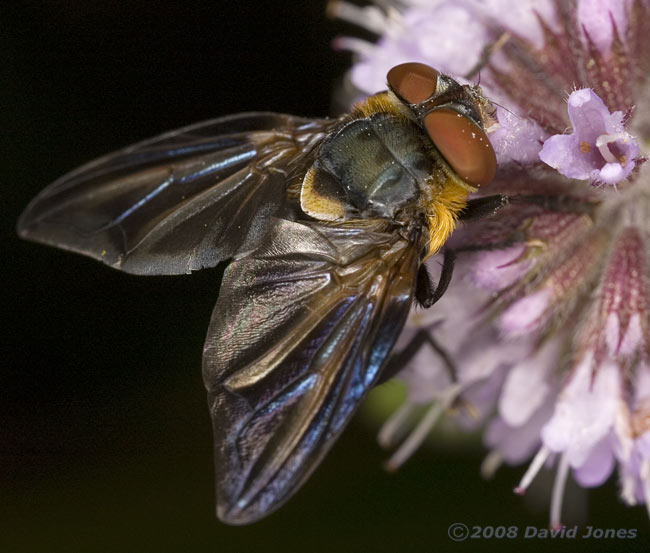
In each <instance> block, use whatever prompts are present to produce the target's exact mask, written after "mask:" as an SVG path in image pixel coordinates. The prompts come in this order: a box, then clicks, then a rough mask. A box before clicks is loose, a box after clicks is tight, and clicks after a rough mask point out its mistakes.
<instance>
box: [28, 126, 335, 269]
mask: <svg viewBox="0 0 650 553" xmlns="http://www.w3.org/2000/svg"><path fill="white" fill-rule="evenodd" d="M335 124H336V120H326V119H320V120H314V119H304V118H300V117H293V116H290V115H281V114H275V113H244V114H239V115H234V116H229V117H223V118H220V119H214V120H211V121H206V122H203V123H198V124H196V125H192V126H189V127H185V128H182V129H179V130H177V131H173V132H169V133H166V134H163V135H161V136H159V137H156V138H153V139H150V140H146V141H144V142H140V143H139V144H135V145H133V146H130V147H128V148H125V149H123V150H119V151H117V152H115V153H112V154H109V155H107V156H105V157H102V158H100V159H98V160H96V161H93V162H91V163H88V164H86V165H84V166H82V167H80V168H79V169H77V170H75V171H72V172H71V173H68V174H67V175H65V176H63V177H62V178H60V179H59V180H57V181H56V182H54V183H52V184H51V185H50V186H49V187H47V188H46V189H45V190H43V191H42V192H41V193H40V194H39V195H38V196H37V197H36V198H35V199H34V200H33V201H32V202H31V203H30V204H29V206H28V207H27V209H26V210H25V212H24V213H23V214H22V216H21V218H20V220H19V222H18V233H19V234H20V236H22V237H23V238H27V239H30V240H35V241H37V242H43V243H46V244H50V245H53V246H56V247H59V248H63V249H66V250H72V251H75V252H78V253H82V254H84V255H88V256H90V257H93V258H95V259H98V260H100V261H103V262H105V263H107V264H108V265H111V266H112V267H115V268H117V269H121V270H123V271H126V272H129V273H135V274H179V273H188V272H190V271H193V270H197V269H201V268H203V267H213V266H215V265H217V264H218V263H219V262H220V261H222V260H224V259H228V258H230V257H232V256H233V255H234V254H235V253H237V252H238V251H240V250H241V249H242V248H243V247H250V248H252V247H254V245H255V243H256V241H257V240H258V239H259V237H260V236H261V235H262V234H263V233H264V230H265V229H266V226H267V225H268V222H269V219H270V217H272V216H274V215H276V214H277V213H278V212H279V211H280V210H281V208H282V205H283V202H284V200H285V196H286V193H285V186H286V179H287V176H288V175H289V174H290V173H291V172H292V171H294V172H295V171H299V170H300V168H301V167H302V166H303V165H306V167H305V169H304V170H305V171H306V169H307V167H308V166H309V163H308V158H309V156H311V155H313V150H314V145H315V144H317V143H318V142H319V141H320V140H321V139H322V137H323V134H324V132H325V131H326V130H327V129H329V128H330V127H332V126H333V125H335ZM245 242H246V245H245V246H244V243H245Z"/></svg>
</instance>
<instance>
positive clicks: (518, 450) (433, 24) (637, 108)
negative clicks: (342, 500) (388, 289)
mask: <svg viewBox="0 0 650 553" xmlns="http://www.w3.org/2000/svg"><path fill="white" fill-rule="evenodd" d="M331 11H332V12H333V13H334V14H335V15H337V16H338V17H340V18H343V19H346V20H348V21H350V22H353V23H355V24H356V25H359V26H361V27H364V28H365V29H366V30H368V31H370V32H372V33H374V34H375V35H376V36H377V38H376V41H374V42H371V41H362V40H360V39H356V38H342V39H339V40H338V41H337V46H338V47H340V48H345V49H349V50H352V51H353V52H354V54H355V64H354V66H353V68H352V69H351V72H350V75H349V83H350V84H351V86H352V87H353V91H352V92H351V97H352V96H358V95H361V94H371V93H374V92H376V91H377V90H380V89H382V88H385V85H384V78H385V74H386V72H387V71H388V69H390V67H392V66H393V65H396V64H398V63H402V62H407V61H419V62H424V63H427V64H429V65H431V66H434V67H436V68H438V69H439V70H441V71H443V72H447V73H451V74H453V75H455V76H457V77H458V78H459V79H460V80H462V78H463V77H465V78H466V79H467V80H468V81H472V82H476V81H477V80H478V79H479V77H480V84H481V87H482V89H483V93H484V94H485V95H486V96H487V97H489V98H490V99H491V100H493V101H494V102H495V103H497V105H498V108H497V114H496V115H497V123H496V124H495V125H493V126H492V127H491V128H489V129H487V130H488V132H489V137H490V140H491V142H492V144H493V146H494V148H495V151H496V152H497V159H498V162H499V168H498V171H497V176H496V179H495V181H494V183H493V184H492V185H491V186H490V190H489V191H482V192H481V193H482V194H485V195H488V194H504V195H507V196H508V197H510V198H511V201H510V204H509V205H508V206H506V207H505V208H503V209H502V210H501V211H499V212H498V213H497V214H496V215H494V216H491V217H487V218H484V219H482V220H479V221H476V222H472V223H468V224H466V225H465V226H462V227H460V228H459V229H457V231H456V232H455V233H454V236H453V237H452V239H451V240H450V241H449V243H448V245H447V247H448V248H451V249H454V250H455V251H456V252H457V254H458V262H457V268H456V272H455V276H454V280H453V282H452V285H451V286H450V289H449V291H448V293H447V294H446V296H445V297H444V298H443V299H442V300H441V301H440V302H439V303H438V304H436V305H435V306H434V307H433V308H432V309H430V310H427V311H423V310H414V312H413V313H412V315H411V318H410V321H409V324H408V326H407V329H406V330H405V332H404V335H403V336H402V337H401V338H400V344H402V345H404V344H406V343H408V342H409V339H410V338H412V337H413V336H415V335H419V336H422V333H421V331H422V329H425V330H426V331H427V332H428V336H429V337H430V338H431V341H430V343H429V345H425V346H424V347H422V348H421V349H420V350H419V351H418V352H417V353H416V354H415V355H414V356H413V357H412V358H411V360H410V362H409V363H408V365H407V366H406V368H405V369H404V370H403V371H402V372H401V373H400V377H401V378H402V379H403V380H404V381H405V382H406V384H407V386H408V388H409V390H410V392H409V397H408V399H407V402H406V404H405V405H404V406H403V407H402V408H401V409H400V410H399V411H398V412H397V413H395V415H394V416H393V417H392V418H391V419H390V420H389V421H388V422H387V423H386V425H385V427H384V428H383V430H382V431H381V433H380V441H381V442H382V443H384V444H387V445H395V443H396V442H398V441H399V438H400V437H401V436H402V434H403V430H404V428H403V425H404V420H406V419H407V418H408V417H407V415H408V413H409V412H410V411H411V410H412V409H413V407H414V406H415V405H417V404H423V403H424V404H430V407H429V409H428V411H427V412H426V414H425V416H424V418H423V419H422V421H421V422H420V424H419V425H418V426H417V427H416V428H415V429H414V430H413V432H412V433H411V434H410V435H409V436H408V437H407V438H406V440H405V441H403V442H402V444H401V445H399V447H396V451H395V453H394V454H393V456H392V457H391V459H390V460H389V465H390V466H392V467H396V466H399V465H400V464H401V463H402V462H404V460H405V459H406V458H407V457H408V456H409V455H410V454H411V453H412V452H413V451H414V449H415V448H416V447H417V446H418V445H419V444H420V443H421V441H422V440H423V439H424V438H425V437H426V435H427V433H428V431H429V429H430V428H431V426H432V425H433V424H434V423H435V421H436V420H437V419H438V418H439V417H440V416H441V415H443V414H444V413H445V412H446V411H450V410H449V409H448V408H449V407H454V409H452V410H451V411H453V413H454V415H453V416H454V417H455V418H456V420H457V423H458V425H459V427H461V428H475V427H476V426H477V425H483V426H484V428H485V433H484V437H485V438H484V439H485V443H486V445H487V447H488V448H489V453H488V455H487V456H486V460H485V462H484V464H483V467H482V470H483V472H484V473H485V474H490V473H491V472H493V471H494V470H496V468H497V467H498V466H499V464H500V463H502V462H506V463H510V464H520V463H528V468H527V469H526V470H525V471H522V477H521V481H520V482H518V483H517V484H516V485H515V486H513V487H514V488H515V491H517V492H518V493H524V492H525V491H526V488H527V487H528V485H529V484H530V483H531V482H532V480H533V479H534V478H535V475H536V474H537V472H538V471H539V469H540V468H541V467H542V466H549V465H550V466H553V467H554V468H555V471H556V477H555V484H554V485H553V489H552V492H551V495H552V497H551V501H550V503H551V524H552V525H553V526H557V525H560V524H561V522H562V515H561V508H562V498H563V496H564V489H565V483H566V481H567V478H568V477H569V475H572V476H573V478H574V479H575V480H576V481H577V482H578V483H579V484H581V485H582V486H585V487H592V486H598V485H600V484H601V483H603V482H604V481H605V480H606V479H607V478H608V477H609V476H610V475H611V474H612V473H613V472H614V471H616V472H617V474H618V477H619V481H620V490H621V497H622V499H623V500H624V501H625V502H626V503H628V504H640V503H645V504H646V505H648V504H649V503H650V273H649V269H650V168H649V166H648V164H646V163H645V160H646V155H647V149H648V147H649V145H650V107H649V106H650V92H649V91H650V87H649V86H648V75H649V69H650V4H649V3H648V2H646V1H645V0H566V1H565V0H535V1H532V0H517V1H515V0H484V1H479V0H463V1H462V2H461V1H451V0H449V1H447V0H430V1H424V0H419V1H416V0H401V1H400V2H397V1H395V2H390V1H388V0H385V1H382V2H377V4H376V5H367V6H365V7H355V6H353V5H351V4H348V3H346V2H333V3H332V4H331ZM438 267H439V261H438V260H436V259H434V260H432V261H431V268H432V271H436V270H437V268H438ZM450 416H452V415H450Z"/></svg>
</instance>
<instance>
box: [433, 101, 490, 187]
mask: <svg viewBox="0 0 650 553" xmlns="http://www.w3.org/2000/svg"><path fill="white" fill-rule="evenodd" d="M424 127H425V129H426V130H427V133H428V135H429V138H431V140H432V142H433V143H434V144H435V145H436V148H438V151H439V152H440V153H441V154H442V156H443V157H444V158H445V159H446V160H447V163H449V165H451V167H452V169H453V170H454V171H456V173H457V174H458V176H459V177H460V178H461V179H463V180H464V181H465V182H467V183H468V184H471V185H472V186H480V185H486V184H489V182H490V181H491V180H492V179H493V178H494V174H495V173H496V170H497V157H496V154H495V153H494V149H493V148H492V145H491V144H490V141H489V140H488V137H487V134H485V131H484V130H483V129H481V128H480V127H479V126H478V125H477V124H476V123H474V121H472V120H471V119H468V118H467V117H465V116H464V115H462V114H460V113H458V112H457V111H454V110H452V109H445V108H443V109H437V110H434V111H432V112H429V113H427V115H426V116H425V117H424Z"/></svg>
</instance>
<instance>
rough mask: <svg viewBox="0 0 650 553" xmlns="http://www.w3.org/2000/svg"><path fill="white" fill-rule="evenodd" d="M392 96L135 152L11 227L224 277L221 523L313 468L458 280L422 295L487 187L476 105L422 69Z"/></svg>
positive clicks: (114, 257) (136, 265) (215, 377)
mask: <svg viewBox="0 0 650 553" xmlns="http://www.w3.org/2000/svg"><path fill="white" fill-rule="evenodd" d="M388 87H389V90H388V91H386V92H380V93H379V94H377V95H375V96H372V97H371V98H369V99H367V100H366V101H364V102H362V103H360V104H359V105H357V106H356V107H355V108H354V109H353V111H352V112H351V113H349V114H347V115H344V116H342V117H339V118H338V119H306V118H301V117H294V116H290V115H280V114H274V113H245V114H240V115H233V116H228V117H223V118H219V119H214V120H211V121H206V122H204V123H199V124H196V125H192V126H189V127H185V128H183V129H180V130H177V131H174V132H170V133H167V134H163V135H161V136H159V137H157V138H153V139H151V140H146V141H144V142H141V143H139V144H136V145H134V146H130V147H128V148H125V149H123V150H120V151H118V152H115V153H113V154H110V155H108V156H106V157H103V158H100V159H98V160H96V161H93V162H91V163H89V164H87V165H84V166H83V167H81V168H79V169H77V170H75V171H73V172H71V173H69V174H67V175H65V176H64V177H62V178H60V179H59V180H57V181H56V182H54V183H53V184H51V185H50V186H49V187H48V188H46V189H45V190H44V191H43V192H41V193H40V194H39V195H38V196H37V197H36V198H35V199H34V200H33V201H32V202H31V203H30V205H29V206H28V207H27V209H26V210H25V212H24V213H23V214H22V216H21V218H20V221H19V223H18V232H19V234H20V236H22V237H23V238H26V239H29V240H35V241H38V242H43V243H45V244H50V245H53V246H56V247H59V248H63V249H67V250H72V251H75V252H78V253H82V254H84V255H88V256H90V257H94V258H95V259H98V260H100V261H103V262H104V263H106V264H108V265H110V266H111V267H114V268H116V269H120V270H122V271H126V272H128V273H133V274H140V275H172V274H183V273H190V272H192V271H195V270H198V269H203V268H206V267H214V266H216V265H217V264H218V263H221V262H223V261H230V264H229V265H228V267H227V269H226V271H225V274H224V277H223V284H222V287H221V290H220V292H219V297H218V299H217V303H216V306H215V308H214V312H213V314H212V320H211V323H210V326H209V329H208V334H207V338H206V341H205V348H204V354H203V378H204V381H205V385H206V388H207V390H208V402H209V407H210V414H211V417H212V423H213V428H214V443H215V455H216V473H217V513H218V516H219V518H220V519H221V520H223V521H224V522H227V523H231V524H246V523H249V522H253V521H255V520H258V519H260V518H262V517H264V516H265V515H267V514H269V513H270V512H272V511H273V510H275V509H276V508H277V507H278V506H279V505H281V504H282V503H283V502H284V501H285V500H287V499H288V498H289V497H290V496H291V495H292V494H293V493H294V492H295V491H296V490H297V489H298V488H299V487H300V485H301V484H302V483H303V482H304V480H305V479H306V478H307V477H308V476H309V474H310V473H311V472H312V471H313V470H314V469H315V468H316V466H317V465H318V463H319V462H320V460H321V459H322V458H323V456H324V455H325V454H326V453H327V451H328V450H329V448H330V447H331V446H332V444H333V443H334V441H335V439H336V438H337V436H338V435H339V434H340V433H341V431H342V430H343V428H344V427H345V425H346V424H347V423H348V421H349V420H350V418H351V416H352V414H353V413H354V412H355V410H356V409H357V407H358V406H359V403H360V401H361V400H362V398H363V397H364V396H365V394H366V393H367V392H368V390H369V389H370V388H372V386H373V385H374V384H376V383H377V382H378V381H379V379H380V378H381V376H382V369H383V368H384V367H385V364H386V360H387V358H388V356H389V354H390V352H391V349H392V347H393V345H394V343H395V340H396V339H397V336H398V335H399V333H400V330H401V329H402V327H403V325H404V322H405V320H406V316H407V314H408V312H409V309H410V307H411V305H412V303H413V301H414V298H416V299H417V300H418V301H419V303H421V304H423V305H425V306H430V305H431V304H433V303H434V302H435V301H436V300H437V299H438V298H439V297H440V295H441V294H442V292H444V288H445V287H446V284H447V282H448V280H449V276H450V270H451V267H450V265H449V264H445V267H443V277H444V278H443V277H441V282H440V283H439V285H438V287H437V288H436V289H435V290H434V289H433V288H432V286H431V283H430V280H429V277H428V274H427V272H426V269H425V268H424V267H423V265H422V263H423V261H424V260H425V259H426V258H427V257H429V256H430V255H432V254H434V253H435V252H436V251H438V250H439V249H440V247H441V246H442V245H443V244H444V243H445V241H446V240H447V238H448V237H449V235H450V233H451V232H452V230H453V228H454V225H455V223H456V220H457V219H458V218H459V217H460V216H463V215H466V214H467V213H469V212H470V211H471V205H472V202H469V204H468V201H467V198H468V194H469V193H470V192H471V191H473V190H475V187H478V186H479V185H484V184H487V183H489V181H490V180H491V179H492V178H493V176H494V173H495V170H496V157H495V154H494V151H493V149H492V147H491V146H490V143H489V141H488V138H487V135H486V132H485V127H486V123H487V122H488V120H489V118H490V104H489V103H488V102H487V101H486V100H485V99H484V98H483V97H482V96H481V92H480V89H479V88H478V87H476V86H467V85H460V84H459V83H458V82H456V81H455V80H454V79H452V78H451V77H449V76H447V75H444V74H442V73H439V72H438V71H436V70H435V69H433V68H431V67H428V66H426V65H423V64H418V63H407V64H402V65H399V66H397V67H394V68H393V69H391V70H390V71H389V73H388ZM483 200H484V199H483ZM483 200H481V201H483ZM481 205H482V207H480V209H482V208H484V207H485V202H484V201H483V203H482V204H481Z"/></svg>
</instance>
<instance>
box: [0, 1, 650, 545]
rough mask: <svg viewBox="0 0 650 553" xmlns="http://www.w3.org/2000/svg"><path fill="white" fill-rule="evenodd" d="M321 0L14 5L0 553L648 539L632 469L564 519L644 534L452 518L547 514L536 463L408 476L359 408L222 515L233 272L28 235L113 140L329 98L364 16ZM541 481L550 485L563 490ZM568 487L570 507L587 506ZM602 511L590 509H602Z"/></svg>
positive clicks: (5, 8) (423, 460) (441, 464)
mask: <svg viewBox="0 0 650 553" xmlns="http://www.w3.org/2000/svg"><path fill="white" fill-rule="evenodd" d="M324 12H325V5H324V2H320V1H303V2H279V1H278V2H227V3H226V2H216V1H215V2H190V3H180V2H179V3H173V2H168V1H158V2H152V3H145V2H128V3H122V4H118V3H110V4H109V3H106V4H103V5H102V4H101V3H96V2H85V1H78V2H60V3H57V2H39V3H34V4H29V3H23V4H20V5H18V4H16V5H13V6H10V5H9V4H7V3H3V4H2V7H1V8H0V31H1V32H0V56H1V60H2V62H1V63H0V72H1V77H2V79H1V81H0V82H1V85H0V99H1V101H2V110H1V112H0V118H1V119H0V123H1V127H0V129H1V132H2V140H1V143H2V146H3V147H2V158H1V159H2V175H3V178H2V218H1V221H2V225H3V227H2V267H3V269H2V272H3V278H2V289H3V292H4V296H5V297H3V305H4V306H5V309H4V321H5V330H4V332H5V333H6V335H7V338H5V339H4V340H3V343H4V344H7V343H8V351H7V352H6V353H7V355H5V356H4V357H5V363H4V366H3V369H2V373H1V375H2V376H1V380H0V398H1V401H0V415H1V419H0V421H1V422H0V462H1V463H2V465H1V467H0V494H1V496H0V498H1V500H0V525H1V527H0V550H2V551H11V552H23V551H30V552H31V551H33V552H46V551H66V552H70V551H88V552H91V551H115V552H127V551H137V552H146V551H179V550H186V551H218V552H231V551H233V552H244V551H251V552H258V551H260V552H261V551H290V552H298V551H300V552H302V551H305V552H307V551H310V552H315V551H327V552H329V551H404V550H406V551H479V550H481V551H482V550H485V551H488V550H489V551H492V550H515V549H524V550H526V551H528V550H542V551H543V550H551V549H553V550H563V549H566V550H580V549H582V550H591V551H600V550H602V551H606V550H609V551H612V550H621V551H633V550H638V548H639V546H640V545H641V544H642V543H643V542H644V541H646V540H647V539H648V530H647V526H648V522H647V517H646V515H645V511H644V510H643V509H642V508H636V509H626V508H624V507H623V506H622V505H621V504H620V502H619V500H618V498H617V489H616V484H615V482H610V483H609V484H608V485H607V486H605V487H604V488H601V489H598V490H594V491H590V492H589V493H588V494H585V493H582V492H581V491H580V490H576V488H575V487H570V489H569V491H568V495H569V496H570V497H571V498H573V500H572V501H569V505H568V507H567V510H568V511H569V512H573V511H572V509H573V508H574V507H575V509H576V511H577V512H580V511H581V510H582V512H583V514H582V515H580V514H575V513H574V514H571V515H570V516H571V517H572V518H570V519H569V520H567V523H569V524H573V523H578V524H581V525H583V527H584V525H585V524H586V520H587V519H588V520H589V523H590V524H593V525H595V526H599V527H602V528H612V527H613V528H638V529H639V532H640V537H639V538H638V539H636V540H631V541H625V540H613V541H612V540H607V541H604V540H599V541H594V540H590V541H589V542H587V541H580V540H578V541H576V540H565V541H564V542H560V543H558V542H557V541H554V542H553V543H550V540H546V541H542V540H536V541H533V540H522V539H517V540H496V539H492V540H468V541H467V542H465V543H455V542H452V541H451V540H450V539H449V538H448V537H447V527H448V526H449V525H450V524H451V523H454V522H463V523H465V524H467V525H468V526H470V527H471V526H474V525H484V526H485V525H494V526H498V525H505V526H509V525H516V526H518V527H519V528H520V534H521V533H523V531H524V528H525V527H526V526H527V525H534V526H537V527H540V528H544V527H545V526H546V524H547V521H548V518H547V506H546V504H543V505H542V506H538V507H535V506H533V505H532V503H533V501H531V497H532V498H533V499H534V496H535V493H534V490H533V493H532V494H529V497H527V498H525V499H523V500H522V499H521V498H519V497H517V496H515V495H514V494H512V492H511V489H512V487H513V485H514V484H515V483H516V482H517V480H518V479H519V478H520V476H521V474H523V470H524V468H523V467H520V468H518V469H507V468H506V469H502V470H501V471H500V472H499V473H498V474H497V477H496V478H495V479H493V480H491V481H487V482H486V481H484V480H482V479H481V477H480V476H479V474H478V467H479V463H480V460H481V457H482V455H483V451H482V449H481V447H480V445H479V444H478V443H476V444H475V445H470V446H467V445H466V446H464V447H463V448H461V449H458V448H456V449H453V448H451V449H450V448H447V447H444V446H443V445H441V444H440V443H438V445H435V444H434V446H433V447H431V448H425V449H423V450H422V451H420V452H419V453H417V454H416V455H415V457H414V458H413V459H412V460H411V461H409V463H407V465H406V466H405V467H403V468H402V469H401V470H400V471H399V472H398V473H397V474H393V475H388V474H386V473H384V472H383V471H382V469H381V463H382V461H383V460H385V458H386V453H384V452H382V451H380V450H379V448H378V446H377V445H376V441H375V437H374V436H375V431H376V427H375V426H374V425H373V423H371V422H369V421H368V420H367V419H368V417H367V416H366V417H365V418H364V416H363V413H362V414H361V415H360V416H359V417H357V418H356V419H355V420H354V421H353V423H352V424H351V425H350V428H349V429H348V430H347V432H346V433H345V435H344V437H343V438H342V439H341V440H340V441H339V443H338V444H337V446H336V447H335V448H334V450H333V452H332V453H331V454H330V455H329V457H328V458H327V459H326V461H325V463H324V464H323V466H322V467H321V469H319V470H318V471H317V472H316V473H315V474H314V476H313V477H312V478H311V480H310V481H309V482H308V484H307V485H306V486H305V487H304V489H303V490H301V492H300V493H299V494H298V495H297V496H296V497H294V498H293V499H292V500H291V501H290V502H289V503H288V504H287V505H286V506H285V507H283V508H282V509H281V510H280V511H278V512H277V513H276V514H274V515H272V516H270V517H269V518H268V519H266V520H264V521H262V522H260V523H258V524H255V525H253V526H250V527H243V528H231V527H227V526H225V525H223V524H221V523H219V522H218V521H217V520H216V518H215V516H214V492H213V469H212V444H211V441H212V437H211V429H210V422H209V418H208V412H207V409H206V401H205V395H204V389H203V384H202V382H201V376H200V364H201V351H202V345H203V338H204V334H205V330H206V328H207V324H208V321H209V317H210V313H211V310H212V306H213V304H214V301H215V298H216V296H217V292H218V281H219V275H220V270H206V271H203V272H200V273H196V274H194V275H192V276H191V277H172V278H137V277H132V276H129V275H124V274H121V273H118V272H116V271H112V270H109V269H108V268H106V267H103V266H101V265H100V264H97V263H95V262H93V261H91V260H88V259H84V258H82V257H79V256H74V255H70V254H66V253H63V252H59V251H56V250H54V249H50V248H46V247H42V246H38V245H35V244H31V243H25V242H21V241H19V240H18V239H17V238H16V237H15V234H14V224H15V221H16V219H17V217H18V215H19V213H20V211H21V209H22V208H23V207H24V206H25V205H26V204H27V202H28V201H29V199H31V197H33V196H34V195H35V194H36V193H37V192H38V191H39V190H40V189H41V188H43V187H44V186H45V185H46V184H47V183H49V182H51V181H52V180H53V179H55V178H56V177H58V176H60V175H61V174H63V173H64V172H66V171H68V170H70V169H72V168H74V167H75V166H77V165H79V164H81V163H83V162H85V161H87V160H89V159H92V158H94V157H96V156H98V155H101V154H104V153H106V152H108V151H111V150H114V149H116V148H119V147H121V146H124V145H126V144H129V143H132V142H134V141H137V140H140V139H143V138H146V137H148V136H152V135H155V134H158V133H160V132H163V131H165V130H169V129H172V128H175V127H179V126H182V125H186V124H188V123H192V122H195V121H199V120H202V119H208V118H212V117H216V116H219V115H224V114H227V113H233V112H238V111H249V110H272V111H279V112H288V113H295V114H300V115H319V116H322V115H326V114H327V113H328V112H329V110H330V101H331V96H332V91H333V86H334V82H335V80H336V79H337V78H339V77H340V76H341V75H342V74H343V73H344V71H345V69H346V68H347V67H348V66H349V61H350V60H349V56H348V55H345V54H341V53H334V52H333V51H332V50H331V46H330V42H331V40H332V38H333V37H334V36H336V35H337V34H341V33H350V32H356V31H355V30H354V29H352V28H350V27H347V26H345V25H343V24H341V23H337V22H332V21H330V20H327V19H326V17H325V15H324ZM549 486H550V480H548V479H547V480H544V478H541V479H540V480H539V482H538V484H537V487H538V488H544V487H546V488H548V487H549ZM571 503H574V504H575V505H574V507H572V505H571ZM585 517H587V518H585Z"/></svg>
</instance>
